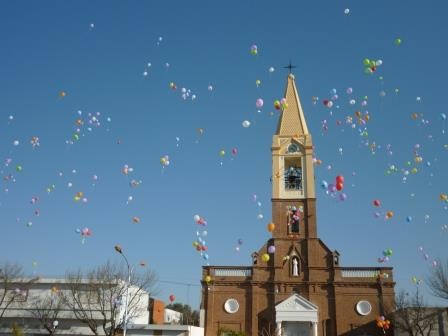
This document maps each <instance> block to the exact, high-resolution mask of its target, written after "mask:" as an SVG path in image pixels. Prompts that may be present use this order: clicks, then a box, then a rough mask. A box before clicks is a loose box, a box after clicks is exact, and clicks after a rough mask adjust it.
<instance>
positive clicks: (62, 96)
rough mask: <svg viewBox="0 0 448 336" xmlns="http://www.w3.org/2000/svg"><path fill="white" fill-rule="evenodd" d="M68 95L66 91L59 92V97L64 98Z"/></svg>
mask: <svg viewBox="0 0 448 336" xmlns="http://www.w3.org/2000/svg"><path fill="white" fill-rule="evenodd" d="M66 95H67V93H65V91H61V92H59V97H61V98H64V97H65V96H66Z"/></svg>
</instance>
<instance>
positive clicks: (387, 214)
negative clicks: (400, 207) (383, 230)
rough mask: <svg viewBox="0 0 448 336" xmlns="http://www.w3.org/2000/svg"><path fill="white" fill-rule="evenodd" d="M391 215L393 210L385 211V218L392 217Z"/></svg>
mask: <svg viewBox="0 0 448 336" xmlns="http://www.w3.org/2000/svg"><path fill="white" fill-rule="evenodd" d="M393 216H394V213H393V211H388V212H386V218H387V219H389V218H392V217H393Z"/></svg>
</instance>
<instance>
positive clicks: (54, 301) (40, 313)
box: [27, 290, 63, 335]
mask: <svg viewBox="0 0 448 336" xmlns="http://www.w3.org/2000/svg"><path fill="white" fill-rule="evenodd" d="M62 308H63V304H62V297H61V294H60V292H58V291H53V290H51V292H50V293H48V294H47V295H46V296H44V297H42V296H36V297H33V298H30V307H29V308H28V309H27V311H28V312H30V313H31V314H32V315H33V316H34V317H35V318H36V319H37V320H38V321H39V322H40V324H41V326H42V327H43V328H44V329H45V330H46V331H47V332H48V334H49V335H54V334H55V333H56V330H57V326H58V323H59V321H58V315H59V314H60V312H61V310H62Z"/></svg>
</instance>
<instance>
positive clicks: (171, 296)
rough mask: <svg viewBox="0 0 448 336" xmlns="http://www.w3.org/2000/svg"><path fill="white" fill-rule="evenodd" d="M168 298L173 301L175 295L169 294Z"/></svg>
mask: <svg viewBox="0 0 448 336" xmlns="http://www.w3.org/2000/svg"><path fill="white" fill-rule="evenodd" d="M169 299H170V302H174V300H176V297H175V296H174V295H173V294H171V295H170V297H169Z"/></svg>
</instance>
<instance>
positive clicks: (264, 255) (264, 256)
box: [261, 253, 270, 262]
mask: <svg viewBox="0 0 448 336" xmlns="http://www.w3.org/2000/svg"><path fill="white" fill-rule="evenodd" d="M269 259H270V257H269V254H267V253H263V254H262V255H261V260H263V261H264V262H268V261H269Z"/></svg>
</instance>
